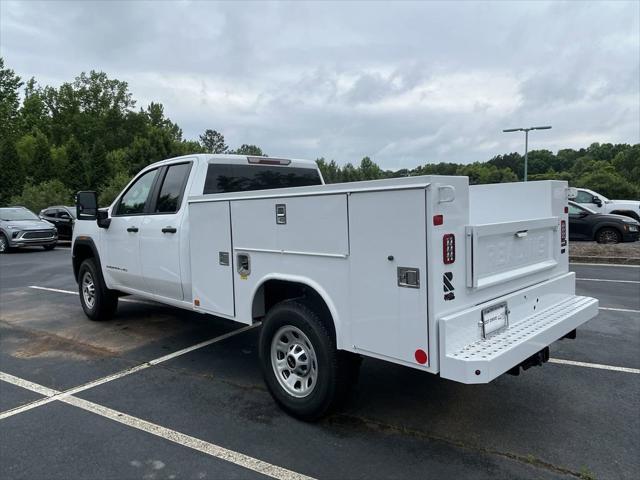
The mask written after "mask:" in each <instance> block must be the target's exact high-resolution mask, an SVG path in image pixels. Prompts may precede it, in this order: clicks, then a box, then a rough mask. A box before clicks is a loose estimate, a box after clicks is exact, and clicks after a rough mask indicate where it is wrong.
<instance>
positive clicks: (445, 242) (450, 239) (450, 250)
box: [442, 233, 456, 265]
mask: <svg viewBox="0 0 640 480" xmlns="http://www.w3.org/2000/svg"><path fill="white" fill-rule="evenodd" d="M442 261H443V262H444V264H445V265H449V264H451V263H453V262H455V261H456V236H455V235H454V234H453V233H447V234H446V235H444V236H443V237H442Z"/></svg>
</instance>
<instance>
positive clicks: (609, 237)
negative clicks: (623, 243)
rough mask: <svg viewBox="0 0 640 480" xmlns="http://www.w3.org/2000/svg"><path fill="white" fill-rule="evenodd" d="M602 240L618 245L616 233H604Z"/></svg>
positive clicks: (601, 236) (601, 235)
mask: <svg viewBox="0 0 640 480" xmlns="http://www.w3.org/2000/svg"><path fill="white" fill-rule="evenodd" d="M600 238H601V239H602V241H603V243H616V242H617V241H618V236H617V235H616V234H615V232H612V231H610V230H608V231H606V232H602V233H601V234H600Z"/></svg>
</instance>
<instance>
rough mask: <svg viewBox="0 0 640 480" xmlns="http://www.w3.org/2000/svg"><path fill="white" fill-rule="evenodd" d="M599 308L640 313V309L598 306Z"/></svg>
mask: <svg viewBox="0 0 640 480" xmlns="http://www.w3.org/2000/svg"><path fill="white" fill-rule="evenodd" d="M598 310H609V311H611V312H628V313H640V310H631V309H630V308H613V307H598Z"/></svg>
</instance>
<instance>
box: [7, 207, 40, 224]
mask: <svg viewBox="0 0 640 480" xmlns="http://www.w3.org/2000/svg"><path fill="white" fill-rule="evenodd" d="M0 220H5V221H18V220H40V219H39V218H38V216H37V215H36V214H35V213H33V212H32V211H31V210H27V209H26V208H22V207H18V208H0Z"/></svg>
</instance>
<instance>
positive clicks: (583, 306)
mask: <svg viewBox="0 0 640 480" xmlns="http://www.w3.org/2000/svg"><path fill="white" fill-rule="evenodd" d="M597 313H598V300H596V299H594V298H590V297H581V296H575V295H570V296H568V297H567V298H565V299H564V300H562V301H560V302H558V303H556V304H554V305H551V306H550V307H548V308H546V309H544V310H540V311H538V312H536V313H534V314H533V315H530V316H529V317H526V318H524V319H523V320H521V321H519V322H517V323H514V324H512V325H510V326H509V328H508V329H507V330H504V331H503V332H500V333H497V334H495V335H493V336H491V337H489V338H487V339H480V340H477V341H475V342H473V343H470V344H468V345H465V346H464V347H462V348H459V349H456V350H455V351H452V352H442V353H444V355H442V356H441V360H440V362H441V363H440V376H441V377H444V378H449V379H451V380H456V381H459V382H463V383H487V382H490V381H491V380H493V379H494V378H496V377H498V376H499V375H502V374H503V373H505V372H507V371H508V370H510V369H512V368H514V367H519V366H521V365H522V364H523V363H527V368H528V367H530V366H532V365H533V364H535V363H542V362H543V361H546V359H548V349H547V351H546V353H545V349H546V348H547V347H548V346H549V345H550V344H551V343H553V342H555V341H556V340H558V339H560V338H562V337H564V336H566V335H567V334H569V335H571V333H572V331H573V330H575V329H576V328H577V327H578V326H579V325H581V324H583V323H584V322H586V321H587V320H589V319H591V318H593V317H594V316H595V315H596V314H597ZM545 357H546V359H544V358H545Z"/></svg>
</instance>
